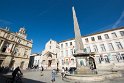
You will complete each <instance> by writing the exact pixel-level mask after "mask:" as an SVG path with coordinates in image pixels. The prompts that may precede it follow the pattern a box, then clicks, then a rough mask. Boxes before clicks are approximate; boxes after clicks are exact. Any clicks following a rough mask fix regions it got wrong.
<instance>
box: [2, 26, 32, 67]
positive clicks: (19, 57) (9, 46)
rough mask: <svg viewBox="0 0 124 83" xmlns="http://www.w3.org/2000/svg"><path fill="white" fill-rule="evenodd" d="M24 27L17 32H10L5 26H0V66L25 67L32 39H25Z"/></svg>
mask: <svg viewBox="0 0 124 83" xmlns="http://www.w3.org/2000/svg"><path fill="white" fill-rule="evenodd" d="M26 37H27V35H26V33H25V29H24V28H20V30H19V32H16V33H13V32H10V31H9V30H8V29H7V28H6V29H2V28H0V66H8V67H10V68H15V67H17V66H20V68H21V69H26V68H27V67H28V63H29V55H30V53H31V49H32V41H29V40H27V39H26Z"/></svg>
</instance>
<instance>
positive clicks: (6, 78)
mask: <svg viewBox="0 0 124 83" xmlns="http://www.w3.org/2000/svg"><path fill="white" fill-rule="evenodd" d="M0 83H12V76H11V75H0ZM14 83H20V82H19V81H16V82H14ZM22 83H46V82H42V81H37V80H32V79H27V78H22Z"/></svg>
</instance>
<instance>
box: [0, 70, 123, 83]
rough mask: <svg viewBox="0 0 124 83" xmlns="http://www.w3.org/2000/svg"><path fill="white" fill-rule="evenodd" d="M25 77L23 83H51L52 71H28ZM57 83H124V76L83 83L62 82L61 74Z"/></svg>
mask: <svg viewBox="0 0 124 83" xmlns="http://www.w3.org/2000/svg"><path fill="white" fill-rule="evenodd" d="M10 74H11V73H10ZM10 74H9V75H10ZM23 75H24V77H23V79H22V81H23V83H51V71H43V73H41V72H40V71H27V72H23ZM0 83H5V80H3V82H2V81H1V80H0ZM6 83H10V82H6ZM55 83H124V74H123V77H121V78H116V79H111V80H105V81H101V82H82V81H81V82H79V81H77V80H68V79H64V80H62V79H61V76H60V73H59V74H57V75H56V81H55Z"/></svg>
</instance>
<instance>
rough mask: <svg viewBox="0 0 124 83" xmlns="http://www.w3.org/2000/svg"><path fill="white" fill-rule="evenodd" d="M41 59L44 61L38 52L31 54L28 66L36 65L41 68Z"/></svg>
mask: <svg viewBox="0 0 124 83" xmlns="http://www.w3.org/2000/svg"><path fill="white" fill-rule="evenodd" d="M41 61H42V58H41V55H40V54H37V53H34V54H31V55H30V60H29V66H28V67H29V68H34V67H38V68H40V67H41Z"/></svg>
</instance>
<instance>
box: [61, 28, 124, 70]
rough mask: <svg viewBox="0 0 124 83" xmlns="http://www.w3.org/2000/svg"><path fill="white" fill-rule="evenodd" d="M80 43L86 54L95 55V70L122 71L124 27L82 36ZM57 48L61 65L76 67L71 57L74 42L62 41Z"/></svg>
mask: <svg viewBox="0 0 124 83" xmlns="http://www.w3.org/2000/svg"><path fill="white" fill-rule="evenodd" d="M82 42H83V44H84V51H85V52H86V53H95V56H94V59H95V62H96V66H97V69H99V70H111V69H113V70H122V69H124V43H123V42H124V27H121V28H116V29H111V30H107V31H103V32H98V33H95V34H91V35H88V36H83V37H82ZM59 46H60V56H61V57H63V59H62V61H61V62H62V65H63V66H65V67H72V66H76V60H75V58H74V57H73V53H75V40H74V39H70V40H66V41H62V42H60V43H59ZM63 61H64V62H63ZM84 64H86V63H84Z"/></svg>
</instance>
